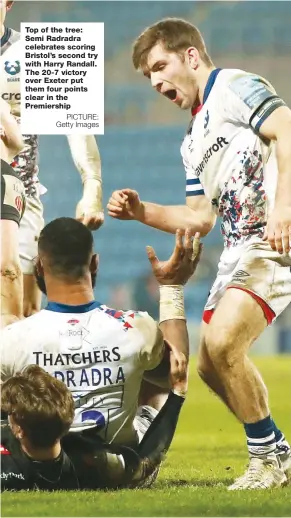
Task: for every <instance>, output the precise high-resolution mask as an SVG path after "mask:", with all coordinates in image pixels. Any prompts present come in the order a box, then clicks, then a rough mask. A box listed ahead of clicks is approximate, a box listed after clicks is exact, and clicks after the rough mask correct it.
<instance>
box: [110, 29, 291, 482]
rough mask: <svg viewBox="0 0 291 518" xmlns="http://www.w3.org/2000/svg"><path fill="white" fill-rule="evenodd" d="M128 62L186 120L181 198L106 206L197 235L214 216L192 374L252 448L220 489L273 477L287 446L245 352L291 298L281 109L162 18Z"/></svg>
mask: <svg viewBox="0 0 291 518" xmlns="http://www.w3.org/2000/svg"><path fill="white" fill-rule="evenodd" d="M133 63H134V66H135V68H136V69H141V70H142V72H143V74H144V75H145V77H147V78H148V79H149V80H150V82H151V86H152V87H153V88H154V89H155V90H156V91H157V92H158V93H160V94H162V95H164V96H165V97H167V98H168V99H169V100H170V101H171V102H173V103H175V104H176V105H177V106H178V107H179V108H181V109H183V110H192V120H191V123H190V125H189V127H188V130H187V133H186V135H185V138H184V142H183V144H182V148H181V153H182V157H183V162H184V166H185V169H186V178H187V180H186V205H185V206H172V207H170V206H169V207H164V206H161V205H156V204H153V203H148V202H141V201H140V199H139V196H138V193H137V192H135V191H132V190H130V189H124V190H121V191H116V192H114V193H113V194H112V196H111V198H110V200H109V203H108V211H109V215H110V216H112V217H114V218H117V219H136V220H139V221H141V222H142V223H144V224H146V225H149V226H152V227H155V228H158V229H160V230H163V231H166V232H175V231H176V229H177V228H186V227H191V228H193V230H195V231H196V232H200V233H201V235H206V234H208V233H209V232H210V231H211V229H212V228H213V226H214V224H215V220H216V216H217V215H219V216H220V217H221V218H222V223H221V229H222V234H223V237H224V244H225V246H224V251H223V254H222V256H221V260H220V263H219V268H218V275H217V279H216V281H215V283H214V285H213V287H212V290H211V292H210V295H209V298H208V300H207V303H206V307H205V311H204V315H203V324H202V342H201V346H200V353H199V366H198V370H199V374H200V376H201V377H202V379H203V380H204V381H205V382H206V383H207V385H208V386H209V387H211V388H212V390H214V392H216V394H218V395H219V396H220V397H221V399H222V400H223V401H224V403H225V404H226V405H227V406H228V407H229V408H230V409H231V410H232V412H233V413H234V414H235V415H236V417H237V418H238V419H239V420H240V421H241V423H243V425H244V428H245V432H246V436H247V444H248V450H249V455H250V464H249V467H248V469H247V471H246V473H245V474H244V475H243V476H242V477H239V478H238V479H237V481H236V482H235V483H234V484H233V485H232V486H231V487H230V488H229V489H234V490H235V489H265V488H271V487H276V486H281V485H283V484H284V483H285V482H286V480H287V477H288V476H290V475H291V455H290V447H289V444H288V443H287V441H286V440H285V438H284V435H283V434H282V432H281V431H280V430H279V429H278V428H277V427H276V425H275V423H274V421H273V419H272V416H271V414H270V408H269V404H268V393H267V389H266V387H265V384H264V382H263V380H262V378H261V376H260V374H259V372H258V371H257V369H256V368H255V366H254V364H253V363H252V362H251V361H250V359H249V358H248V351H249V349H250V347H251V345H252V344H253V343H254V341H255V340H256V338H257V337H258V336H259V335H260V334H261V333H262V332H263V331H264V329H265V328H266V326H267V325H268V324H271V323H272V322H273V321H274V320H275V318H276V317H277V316H278V315H279V314H280V313H281V312H282V311H283V310H284V309H285V308H286V306H287V305H288V304H289V303H290V301H291V271H290V266H291V257H290V245H291V111H290V109H289V108H288V107H287V106H286V105H285V103H284V101H283V100H282V99H280V97H279V96H278V95H277V94H276V92H275V90H274V88H273V87H272V85H271V84H270V83H269V82H268V81H267V80H265V79H264V78H262V77H260V76H258V75H256V74H250V73H247V72H245V71H242V70H237V69H225V70H224V69H222V70H221V69H219V68H216V67H215V66H214V64H213V62H212V60H211V58H210V56H209V55H208V53H207V50H206V47H205V43H204V41H203V38H202V36H201V34H200V32H199V31H198V29H197V28H196V27H194V26H193V25H191V24H190V23H188V22H186V21H184V20H179V19H165V20H162V21H160V22H158V23H156V24H154V25H153V26H151V27H149V28H147V29H146V30H145V31H144V32H143V33H142V34H141V35H140V36H139V37H138V38H137V40H136V42H135V44H134V48H133Z"/></svg>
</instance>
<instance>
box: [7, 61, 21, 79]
mask: <svg viewBox="0 0 291 518" xmlns="http://www.w3.org/2000/svg"><path fill="white" fill-rule="evenodd" d="M4 69H5V72H7V74H9V75H10V76H16V74H19V72H20V61H5V67H4Z"/></svg>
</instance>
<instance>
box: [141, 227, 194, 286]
mask: <svg viewBox="0 0 291 518" xmlns="http://www.w3.org/2000/svg"><path fill="white" fill-rule="evenodd" d="M184 234H185V237H184V241H183V236H184ZM201 251H202V245H201V244H200V235H199V233H196V234H195V237H194V239H193V231H192V230H191V229H186V231H185V232H184V231H183V230H177V232H176V243H175V248H174V251H173V253H172V255H171V257H170V259H168V260H167V261H159V259H158V258H157V256H156V253H155V251H154V249H153V248H152V247H151V246H148V247H147V254H148V259H149V261H150V263H151V266H152V270H153V274H154V276H155V277H156V279H157V281H158V282H159V284H162V285H168V286H169V285H179V284H186V282H187V281H188V280H189V279H190V277H192V275H193V273H194V272H195V270H196V267H197V265H198V263H199V260H200V255H201Z"/></svg>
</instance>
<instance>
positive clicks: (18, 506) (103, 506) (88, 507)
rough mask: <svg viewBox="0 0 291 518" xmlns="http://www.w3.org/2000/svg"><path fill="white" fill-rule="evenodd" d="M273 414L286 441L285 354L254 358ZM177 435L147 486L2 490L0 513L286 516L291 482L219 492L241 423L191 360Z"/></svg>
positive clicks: (236, 466)
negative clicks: (272, 487)
mask: <svg viewBox="0 0 291 518" xmlns="http://www.w3.org/2000/svg"><path fill="white" fill-rule="evenodd" d="M255 363H256V364H257V366H258V367H259V369H260V370H261V372H262V374H263V376H264V379H265V382H266V384H267V386H268V388H269V394H270V402H271V408H272V414H273V417H274V419H275V421H276V422H277V425H278V426H279V428H280V427H281V428H282V429H283V430H284V432H285V435H286V437H287V439H289V441H290V440H291V432H290V424H291V411H290V406H291V405H290V399H291V397H290V395H291V391H290V388H291V383H290V382H291V356H281V357H272V358H271V357H270V358H260V359H259V358H258V359H255ZM191 372H192V373H191V377H190V380H191V381H190V387H189V395H188V399H187V402H186V403H185V405H184V408H183V410H182V415H181V419H180V422H179V426H178V430H177V434H176V436H175V439H174V441H173V444H172V447H171V450H170V452H169V454H168V457H167V459H166V461H165V463H164V464H163V467H162V469H161V473H160V476H159V478H158V480H157V481H156V483H155V485H154V486H153V488H152V489H144V490H135V491H130V490H128V491H120V492H116V493H113V492H86V493H85V492H83V493H77V492H74V493H65V492H64V493H62V492H59V493H52V494H45V493H40V492H39V493H28V492H26V493H14V494H13V493H11V494H8V493H5V494H3V495H2V512H1V514H2V516H38V517H41V516H56V517H58V516H138V517H140V516H148V517H149V516H285V517H286V516H291V486H289V487H286V488H284V489H276V490H272V491H243V492H239V493H237V492H229V491H226V487H227V485H229V483H230V482H231V481H232V480H233V479H234V478H235V477H236V476H238V475H240V474H241V473H242V472H243V470H244V468H245V466H246V464H247V452H246V446H245V442H246V441H245V437H244V433H243V429H242V427H241V426H240V425H239V424H238V423H237V422H236V420H235V419H234V418H233V417H232V415H231V414H230V413H229V412H228V411H227V410H226V409H225V408H224V406H223V405H222V403H221V402H220V401H219V400H218V399H217V398H216V397H214V396H213V395H212V394H210V393H209V391H208V390H207V388H206V387H205V386H204V385H203V383H202V382H201V381H200V380H199V378H198V376H197V375H196V373H195V361H194V360H193V361H192V365H191Z"/></svg>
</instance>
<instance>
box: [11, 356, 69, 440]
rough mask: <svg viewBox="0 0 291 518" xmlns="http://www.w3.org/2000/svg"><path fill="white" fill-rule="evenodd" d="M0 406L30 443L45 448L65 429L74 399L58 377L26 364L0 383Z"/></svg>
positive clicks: (59, 436)
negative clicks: (22, 369)
mask: <svg viewBox="0 0 291 518" xmlns="http://www.w3.org/2000/svg"><path fill="white" fill-rule="evenodd" d="M1 410H3V412H5V413H7V414H8V415H11V416H12V418H13V421H14V422H15V424H17V425H18V426H20V428H21V429H22V430H23V432H24V434H25V437H26V438H27V439H28V440H29V442H30V443H31V446H32V447H34V448H47V447H50V446H53V445H54V444H55V443H56V442H57V441H58V440H59V439H60V438H61V437H63V435H65V434H66V433H67V432H68V431H69V428H70V426H71V424H72V422H73V419H74V400H73V396H72V394H71V392H70V391H69V389H68V388H67V387H66V385H65V384H64V383H63V382H62V381H59V380H57V379H55V378H54V377H52V376H51V375H50V374H49V373H48V372H46V371H45V370H43V369H42V368H41V367H39V366H38V365H29V366H28V367H26V369H24V371H23V372H22V373H19V374H16V375H15V376H12V377H11V378H9V379H8V380H7V381H5V382H4V383H3V385H2V387H1Z"/></svg>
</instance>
